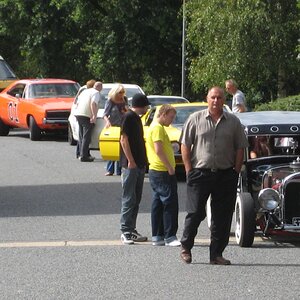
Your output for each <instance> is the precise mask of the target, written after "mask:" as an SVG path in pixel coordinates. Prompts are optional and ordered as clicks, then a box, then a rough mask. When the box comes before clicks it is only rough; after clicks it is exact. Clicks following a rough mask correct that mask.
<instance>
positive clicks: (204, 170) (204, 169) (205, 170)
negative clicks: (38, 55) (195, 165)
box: [199, 167, 233, 173]
mask: <svg viewBox="0 0 300 300" xmlns="http://www.w3.org/2000/svg"><path fill="white" fill-rule="evenodd" d="M232 169H233V167H230V168H227V169H214V168H212V169H209V168H199V170H200V171H202V172H210V173H218V172H227V171H230V170H232Z"/></svg>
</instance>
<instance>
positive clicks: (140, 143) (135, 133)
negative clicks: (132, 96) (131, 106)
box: [120, 110, 147, 168]
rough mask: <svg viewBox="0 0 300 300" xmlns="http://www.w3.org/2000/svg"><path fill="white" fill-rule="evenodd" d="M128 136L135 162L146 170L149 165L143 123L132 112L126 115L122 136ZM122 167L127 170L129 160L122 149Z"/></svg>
mask: <svg viewBox="0 0 300 300" xmlns="http://www.w3.org/2000/svg"><path fill="white" fill-rule="evenodd" d="M123 133H124V134H126V135H127V136H128V141H129V146H130V149H131V153H132V156H133V158H134V160H135V163H136V165H137V166H138V167H139V168H144V167H145V166H146V164H147V155H146V148H145V141H144V130H143V125H142V122H141V118H140V117H139V116H138V115H137V114H136V113H135V112H134V111H132V110H129V111H128V112H126V113H125V115H124V118H123V122H122V126H121V134H123ZM120 161H121V166H122V167H124V168H127V166H128V160H127V158H126V156H125V154H124V151H123V149H122V147H121V157H120Z"/></svg>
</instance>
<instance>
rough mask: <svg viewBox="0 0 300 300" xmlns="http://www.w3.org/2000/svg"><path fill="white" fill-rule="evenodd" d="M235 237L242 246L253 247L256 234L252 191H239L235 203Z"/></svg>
mask: <svg viewBox="0 0 300 300" xmlns="http://www.w3.org/2000/svg"><path fill="white" fill-rule="evenodd" d="M234 216H235V238H236V242H237V244H238V245H239V246H240V247H251V246H252V244H253V241H254V234H255V213H254V201H253V199H252V196H251V194H250V193H238V195H237V198H236V203H235V212H234Z"/></svg>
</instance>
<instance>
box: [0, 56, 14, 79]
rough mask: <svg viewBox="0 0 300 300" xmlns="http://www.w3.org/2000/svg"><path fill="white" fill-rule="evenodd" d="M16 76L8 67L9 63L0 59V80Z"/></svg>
mask: <svg viewBox="0 0 300 300" xmlns="http://www.w3.org/2000/svg"><path fill="white" fill-rule="evenodd" d="M16 78H17V77H16V75H15V74H14V72H13V71H12V69H11V68H10V67H9V65H8V64H7V63H6V62H5V61H4V60H0V80H5V79H16Z"/></svg>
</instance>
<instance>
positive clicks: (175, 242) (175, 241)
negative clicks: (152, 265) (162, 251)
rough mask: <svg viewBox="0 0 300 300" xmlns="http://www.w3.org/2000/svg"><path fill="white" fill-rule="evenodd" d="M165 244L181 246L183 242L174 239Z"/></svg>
mask: <svg viewBox="0 0 300 300" xmlns="http://www.w3.org/2000/svg"><path fill="white" fill-rule="evenodd" d="M165 245H166V246H170V247H179V246H181V243H180V242H179V241H178V240H174V241H172V242H170V243H165Z"/></svg>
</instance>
